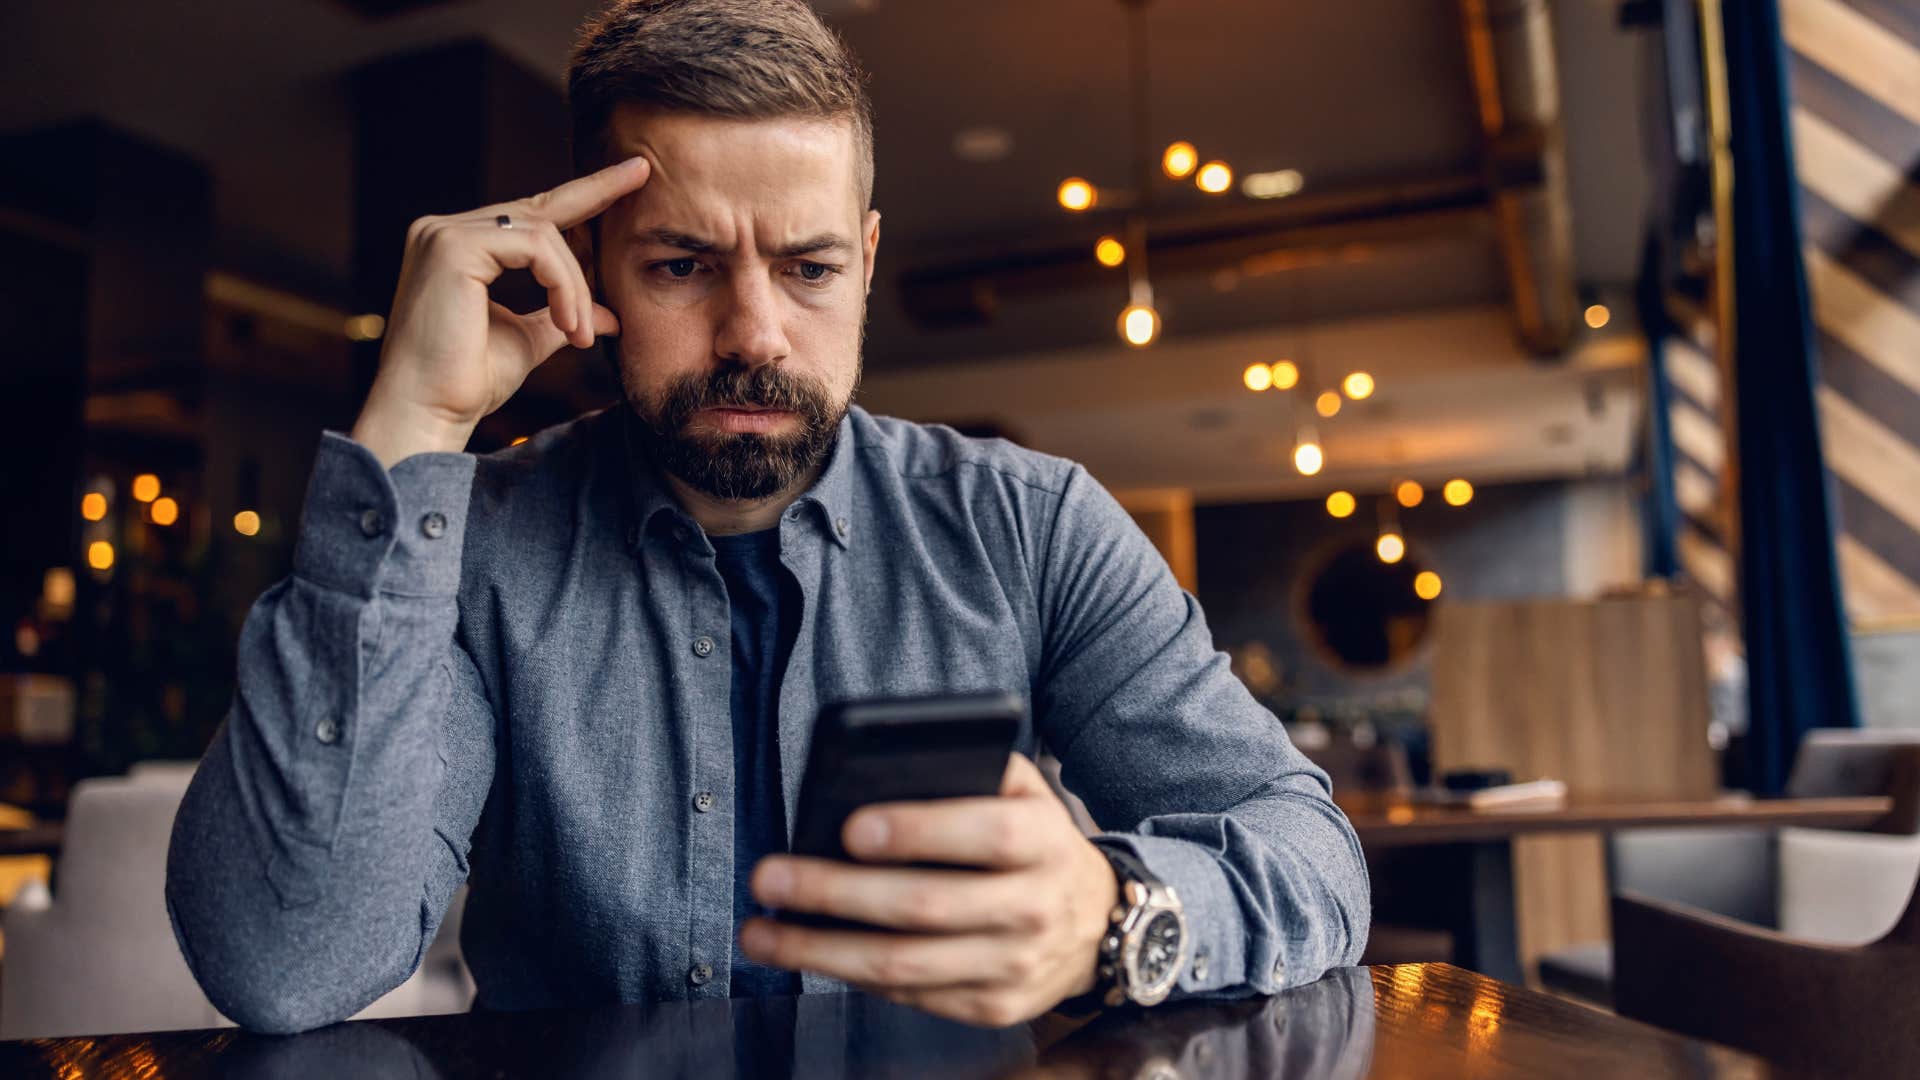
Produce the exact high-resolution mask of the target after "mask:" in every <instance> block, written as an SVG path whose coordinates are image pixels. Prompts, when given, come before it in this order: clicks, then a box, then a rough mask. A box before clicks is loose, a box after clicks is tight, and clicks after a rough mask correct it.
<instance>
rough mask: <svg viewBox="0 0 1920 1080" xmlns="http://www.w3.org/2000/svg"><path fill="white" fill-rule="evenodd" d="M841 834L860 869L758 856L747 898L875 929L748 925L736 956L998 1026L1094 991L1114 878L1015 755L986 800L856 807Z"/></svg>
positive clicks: (767, 922)
mask: <svg viewBox="0 0 1920 1080" xmlns="http://www.w3.org/2000/svg"><path fill="white" fill-rule="evenodd" d="M842 839H843V841H844V842H845V844H846V848H847V851H848V853H849V854H851V855H852V856H853V857H854V859H856V860H858V861H857V862H842V861H840V860H835V859H819V858H810V857H807V856H800V855H774V856H769V857H768V858H765V859H762V860H761V861H760V863H759V865H757V866H756V867H755V868H754V872H753V878H752V888H753V894H754V897H755V898H756V899H758V900H759V901H760V903H762V904H765V905H766V906H767V907H770V908H775V909H779V910H783V911H800V912H811V913H815V914H820V915H831V916H836V917H839V918H842V919H848V920H853V921H856V922H862V923H868V924H871V925H873V926H877V927H884V928H885V929H884V930H841V929H817V928H814V927H807V926H794V925H791V924H789V923H785V922H781V921H779V920H776V919H765V918H758V919H751V920H749V921H747V922H746V923H745V924H744V925H743V926H742V927H741V931H740V946H741V948H742V950H743V951H744V952H745V953H746V955H747V956H749V957H751V958H752V959H754V960H757V961H759V962H761V963H764V964H772V965H775V966H778V967H784V968H790V969H793V970H806V971H814V972H819V973H821V974H824V975H829V976H832V977H834V978H837V979H841V980H843V981H845V982H848V983H851V984H853V985H855V986H858V987H860V988H861V989H863V990H866V991H868V992H871V993H874V994H878V995H880V996H882V997H885V998H887V999H889V1000H892V1001H896V1002H899V1003H901V1004H904V1005H911V1006H913V1007H915V1008H919V1009H924V1010H926V1011H928V1012H931V1013H937V1014H939V1015H942V1016H947V1017H951V1018H953V1019H956V1020H961V1021H964V1022H967V1023H972V1024H982V1025H988V1026H996V1027H998V1026H1004V1025H1007V1024H1016V1023H1020V1022H1021V1021H1024V1020H1028V1019H1031V1018H1032V1017H1035V1016H1038V1015H1040V1014H1042V1013H1044V1012H1046V1011H1048V1010H1049V1009H1051V1008H1053V1007H1054V1006H1055V1005H1056V1004H1058V1003H1059V1002H1060V1001H1062V1000H1064V999H1066V998H1069V997H1074V996H1077V995H1079V994H1082V993H1085V992H1087V991H1088V990H1091V989H1092V988H1093V986H1094V981H1095V980H1094V969H1095V966H1096V964H1097V963H1098V958H1099V950H1100V938H1101V936H1102V935H1103V934H1104V933H1106V931H1107V927H1108V912H1109V911H1111V910H1112V908H1113V906H1114V904H1115V902H1116V899H1117V897H1118V893H1119V883H1118V880H1117V879H1116V878H1115V875H1114V871H1113V867H1112V865H1111V864H1110V863H1109V862H1108V861H1107V858H1106V856H1104V855H1102V854H1101V853H1100V850H1099V849H1098V848H1096V847H1094V846H1093V844H1092V843H1090V842H1088V840H1087V838H1086V837H1085V836H1083V835H1082V834H1081V832H1080V829H1079V828H1078V827H1077V826H1076V825H1075V824H1074V822H1073V818H1072V817H1071V816H1070V815H1069V814H1068V812H1067V808H1066V807H1065V806H1064V805H1062V804H1061V802H1060V800H1059V799H1058V798H1057V797H1056V796H1055V795H1054V793H1053V789H1052V788H1050V787H1048V786H1047V782H1046V778H1045V777H1043V776H1041V775H1040V770H1039V769H1038V768H1037V767H1035V765H1034V764H1033V762H1031V761H1029V760H1028V759H1027V758H1026V757H1025V756H1023V755H1021V754H1017V753H1016V754H1014V755H1012V756H1011V758H1009V760H1008V763H1007V771H1006V776H1005V778H1004V779H1003V781H1002V783H1001V788H1000V794H999V795H997V796H991V797H987V798H972V799H936V800H927V801H919V802H896V803H881V804H875V805H872V806H866V807H862V808H861V809H860V810H858V811H857V812H855V813H854V814H853V815H852V816H851V817H849V818H848V819H847V824H846V828H845V829H844V831H843V833H842ZM916 863H940V864H944V865H943V866H942V867H940V868H926V867H922V866H915V865H911V864H916ZM949 867H951V868H949Z"/></svg>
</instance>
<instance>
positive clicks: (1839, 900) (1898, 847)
mask: <svg viewBox="0 0 1920 1080" xmlns="http://www.w3.org/2000/svg"><path fill="white" fill-rule="evenodd" d="M1787 794H1788V795H1789V796H1793V797H1798V798H1819V797H1842V796H1849V795H1889V796H1891V797H1892V798H1893V801H1894V808H1893V810H1892V812H1891V813H1889V814H1888V816H1887V817H1886V818H1885V819H1883V820H1882V821H1881V822H1880V823H1879V824H1878V825H1877V826H1876V827H1875V831H1874V832H1871V833H1853V832H1841V831H1836V830H1830V829H1801V828H1792V829H1781V830H1777V831H1776V830H1771V829H1717V830H1711V831H1705V830H1697V829H1695V830H1689V829H1643V830H1636V831H1633V832H1626V833H1618V834H1615V835H1613V836H1612V837H1610V838H1609V840H1608V844H1607V871H1608V878H1609V881H1610V882H1611V885H1612V889H1613V891H1614V892H1615V893H1617V894H1632V895H1634V896H1637V897H1643V898H1650V899H1654V900H1658V901H1662V902H1665V903H1666V904H1669V905H1678V906H1679V907H1681V908H1685V909H1691V910H1695V911H1699V912H1701V913H1703V914H1712V915H1717V916H1719V917H1721V918H1723V919H1726V920H1730V921H1732V922H1733V923H1737V924H1744V925H1748V926H1753V927H1767V928H1773V929H1778V930H1779V931H1781V932H1782V933H1783V934H1785V935H1787V936H1789V937H1792V938H1796V939H1800V940H1805V941H1822V942H1827V943H1835V944H1859V943H1863V942H1867V941H1871V940H1873V939H1875V938H1877V937H1879V936H1880V935H1881V934H1884V933H1886V932H1887V930H1888V928H1889V927H1891V926H1893V925H1894V922H1895V920H1896V919H1898V918H1899V916H1900V914H1901V911H1902V910H1903V909H1904V908H1905V907H1906V905H1907V902H1908V898H1909V896H1910V895H1911V893H1912V891H1913V886H1914V881H1915V878H1916V876H1920V731H1862V730H1852V729H1832V730H1816V731H1813V732H1810V733H1808V735H1807V737H1806V739H1805V740H1804V741H1803V742H1802V743H1801V745H1800V750H1799V753H1798V754H1797V755H1796V756H1795V759H1794V769H1793V775H1792V777H1791V778H1790V779H1789V781H1788V785H1787ZM1617 910H1618V909H1617V905H1616V911H1617ZM1620 936H1621V930H1620V927H1619V924H1618V923H1617V922H1616V923H1615V927H1614V938H1615V941H1616V942H1617V941H1619V940H1620ZM1614 954H1615V946H1613V945H1610V944H1608V943H1606V942H1593V943H1589V944H1583V945H1577V946H1574V947H1571V948H1567V949H1561V950H1556V951H1554V952H1552V953H1549V954H1546V955H1544V956H1542V957H1541V959H1540V964H1539V972H1540V981H1541V982H1542V983H1543V984H1544V985H1546V986H1547V987H1548V988H1549V989H1552V990H1555V991H1557V992H1560V993H1563V994H1567V995H1569V996H1572V997H1577V998H1580V999H1582V1000H1585V1001H1588V1002H1590V1003H1593V1004H1598V1005H1608V1004H1611V1003H1612V1001H1613V998H1614V990H1613V981H1614V975H1613V973H1614V966H1615V956H1614Z"/></svg>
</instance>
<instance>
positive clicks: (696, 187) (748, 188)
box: [609, 107, 859, 215]
mask: <svg viewBox="0 0 1920 1080" xmlns="http://www.w3.org/2000/svg"><path fill="white" fill-rule="evenodd" d="M609 143H610V147H611V149H612V151H613V154H614V156H615V159H616V160H617V159H619V158H623V157H627V156H631V155H633V154H642V155H645V156H646V157H647V158H648V159H649V161H651V163H652V165H653V170H652V175H651V177H650V178H649V179H648V181H647V184H646V186H645V187H644V188H642V189H641V190H640V192H639V193H638V198H636V200H635V202H636V204H638V206H639V207H647V206H665V205H669V204H673V203H686V202H712V201H714V200H720V201H724V202H728V203H751V204H755V205H760V206H764V207H773V206H788V207H795V208H797V207H804V206H814V207H818V208H819V209H820V210H834V211H838V210H839V209H840V204H841V203H843V202H845V201H847V200H848V198H849V196H850V195H852V192H853V191H854V187H855V185H856V184H857V181H856V179H855V175H854V170H853V133H852V126H851V124H849V123H844V122H837V121H831V120H815V119H803V118H798V117H779V118H773V119H766V120H738V119H732V118H725V117H712V116H702V115H697V114H690V113H659V112H651V111H647V110H642V109H638V108H633V107H622V108H621V109H619V110H616V111H615V114H614V118H613V123H612V124H611V125H610V127H609ZM852 199H853V201H854V202H856V203H857V201H858V196H857V195H852ZM683 209H691V208H690V207H686V208H683ZM852 211H853V213H855V214H856V215H857V214H858V211H859V208H858V206H857V205H856V206H853V207H852Z"/></svg>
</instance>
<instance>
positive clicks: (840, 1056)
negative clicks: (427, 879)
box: [0, 969, 1374, 1080]
mask: <svg viewBox="0 0 1920 1080" xmlns="http://www.w3.org/2000/svg"><path fill="white" fill-rule="evenodd" d="M1373 1043H1374V998H1373V987H1372V984H1371V982H1370V981H1369V978H1368V975H1367V972H1366V970H1365V969H1348V970H1344V971H1339V972H1335V973H1334V974H1332V975H1329V976H1328V977H1327V978H1325V979H1323V980H1321V981H1320V982H1317V983H1314V984H1313V985H1311V986H1306V987H1301V988H1299V989H1296V990H1293V991H1289V992H1288V993H1286V994H1282V995H1280V996H1278V997H1274V998H1257V999H1249V1000H1241V1001H1211V1002H1209V1001H1189V1002H1179V1003H1174V1004H1169V1005H1163V1006H1160V1007H1159V1008H1156V1009H1151V1010H1144V1011H1142V1010H1116V1011H1113V1012H1108V1013H1104V1014H1101V1015H1099V1016H1096V1017H1093V1018H1092V1019H1090V1020H1071V1019H1067V1018H1064V1017H1058V1016H1051V1017H1044V1018H1042V1019H1040V1020H1036V1021H1034V1022H1033V1023H1030V1024H1024V1025H1019V1026H1015V1027H1010V1028H1000V1029H981V1028H974V1027H968V1026H966V1025H963V1024H958V1023H953V1022H951V1021H946V1020H942V1019H939V1018H937V1017H933V1016H929V1015H927V1014H925V1013H921V1012H917V1011H915V1010H913V1009H909V1008H906V1007H904V1006H899V1005H894V1004H892V1003H890V1002H887V1001H883V1000H881V999H879V998H874V997H869V996H867V995H864V994H832V995H812V996H805V997H798V998H769V999H763V1000H739V1001H728V1000H716V1001H699V1002H690V1003H687V1002H675V1003H667V1004H661V1005H654V1006H621V1007H609V1008H597V1009H581V1010H554V1011H542V1012H526V1013H484V1012H483V1013H471V1014H465V1015H459V1016H440V1017H414V1018H408V1019H398V1020H380V1021H370V1022H361V1023H348V1024H336V1025H334V1026H332V1027H329V1028H323V1029H321V1030H319V1031H313V1032H308V1033H306V1034H304V1035H295V1036H289V1037H280V1038H276V1037H271V1036H259V1035H251V1034H246V1033H242V1032H238V1031H233V1030H225V1031H218V1032H204V1031H203V1032H165V1033H157V1034H152V1035H141V1036H104V1037H101V1038H97V1039H68V1040H39V1041H36V1042H29V1043H20V1044H14V1045H12V1046H0V1066H4V1067H0V1072H7V1073H12V1072H14V1071H16V1067H18V1066H28V1063H29V1060H30V1061H31V1066H30V1067H25V1068H18V1070H17V1071H18V1072H19V1073H20V1074H21V1075H47V1076H107V1077H115V1076H136V1075H138V1076H151V1075H155V1073H156V1066H159V1065H161V1064H162V1063H164V1068H159V1069H158V1070H157V1071H158V1072H160V1073H163V1074H164V1075H166V1076H169V1077H182V1076H212V1077H222V1078H234V1080H242V1078H244V1080H261V1078H280V1077H287V1078H293V1077H310V1076H354V1077H367V1078H382V1077H406V1078H410V1080H411V1078H425V1077H449V1078H451V1077H462V1076H475V1075H481V1076H536V1075H537V1076H566V1077H584V1078H592V1077H615V1076H618V1077H630V1076H635V1075H644V1076H649V1077H701V1078H703V1080H705V1078H711V1077H729V1076H733V1077H752V1078H761V1077H773V1078H781V1080H784V1078H809V1080H810V1078H814V1077H859V1078H867V1077H872V1078H882V1077H896V1076H897V1077H930V1078H943V1077H952V1078H971V1077H1015V1078H1018V1080H1040V1078H1048V1080H1053V1078H1061V1080H1066V1078H1078V1077H1087V1078H1092V1077H1101V1078H1108V1077H1112V1078H1129V1080H1130V1078H1139V1080H1178V1078H1187V1077H1196V1078H1197V1077H1220V1076H1225V1077H1236V1076H1250V1077H1251V1076H1259V1077H1272V1076H1313V1077H1358V1076H1362V1075H1365V1074H1366V1072H1367V1069H1368V1066H1369V1063H1370V1061H1371V1057H1372V1052H1373ZM8 1051H25V1052H26V1053H27V1054H28V1055H29V1059H28V1060H22V1059H21V1058H20V1057H17V1056H11V1055H10V1054H9V1053H8Z"/></svg>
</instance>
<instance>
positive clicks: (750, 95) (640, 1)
mask: <svg viewBox="0 0 1920 1080" xmlns="http://www.w3.org/2000/svg"><path fill="white" fill-rule="evenodd" d="M625 104H632V105H639V106H642V107H647V108H653V109H658V110H660V111H662V112H682V113H699V114H705V115H708V116H722V117H728V118H732V119H740V120H769V119H774V118H780V117H804V118H810V119H821V120H849V121H851V122H852V124H853V152H854V179H855V181H856V183H857V184H858V185H859V190H860V197H861V199H862V200H864V201H863V203H862V208H863V209H864V208H865V207H867V206H871V205H872V203H873V105H872V103H871V102H869V101H868V99H867V91H866V75H865V73H864V72H862V71H861V70H860V65H859V64H857V63H856V62H855V61H854V59H853V54H852V53H851V52H850V51H849V50H848V49H847V47H846V44H845V43H844V42H842V41H841V40H840V38H839V36H838V35H837V34H835V33H834V32H833V31H832V30H830V29H828V28H827V26H826V24H825V23H823V22H821V21H820V17H819V16H818V15H816V14H814V11H813V8H811V7H810V6H808V5H807V4H806V3H805V0H616V2H615V3H613V4H612V5H610V6H609V7H607V8H606V9H605V10H604V11H602V12H600V14H598V15H596V16H594V17H593V18H592V19H591V20H589V21H588V22H587V24H586V25H585V26H584V27H582V28H581V31H580V38H579V40H578V41H577V42H576V43H575V44H574V47H573V55H572V56H571V57H570V58H569V60H568V62H567V107H568V110H569V111H570V113H571V115H572V124H573V131H572V146H573V165H574V168H575V169H576V170H578V171H579V172H581V173H583V174H584V173H587V172H591V171H593V170H594V169H597V168H599V167H600V166H602V165H604V164H607V156H608V147H607V145H606V138H607V126H608V124H609V123H610V122H611V121H612V118H613V111H614V108H615V107H616V106H619V105H625Z"/></svg>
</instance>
